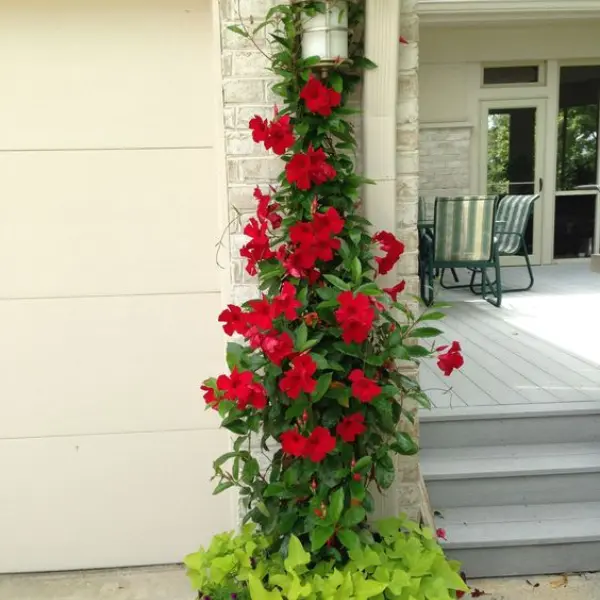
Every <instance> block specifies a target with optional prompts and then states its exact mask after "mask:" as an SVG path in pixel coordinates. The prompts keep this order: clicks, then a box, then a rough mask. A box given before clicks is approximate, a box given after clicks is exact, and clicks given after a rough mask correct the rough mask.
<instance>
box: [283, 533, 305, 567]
mask: <svg viewBox="0 0 600 600" xmlns="http://www.w3.org/2000/svg"><path fill="white" fill-rule="evenodd" d="M309 562H310V554H309V553H308V552H306V550H304V546H302V542H301V541H300V540H299V539H298V538H297V537H296V536H295V535H292V536H291V537H290V543H289V545H288V554H287V558H286V559H285V563H284V564H285V568H286V570H287V571H288V572H289V571H293V570H294V569H295V568H296V567H300V566H303V565H307V564H308V563H309Z"/></svg>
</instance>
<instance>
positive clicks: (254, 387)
mask: <svg viewBox="0 0 600 600" xmlns="http://www.w3.org/2000/svg"><path fill="white" fill-rule="evenodd" d="M248 390H249V392H248V397H247V398H245V399H243V400H242V399H241V398H240V399H239V400H238V408H239V409H240V410H245V409H246V408H247V407H248V405H251V406H253V407H254V408H256V409H257V410H262V409H263V408H265V407H266V406H267V392H266V390H265V388H264V387H263V386H262V385H261V384H260V383H251V384H250V385H249V386H248Z"/></svg>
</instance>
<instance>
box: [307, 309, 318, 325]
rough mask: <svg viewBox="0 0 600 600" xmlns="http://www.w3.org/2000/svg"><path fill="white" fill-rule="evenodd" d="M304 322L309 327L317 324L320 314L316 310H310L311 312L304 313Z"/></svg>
mask: <svg viewBox="0 0 600 600" xmlns="http://www.w3.org/2000/svg"><path fill="white" fill-rule="evenodd" d="M304 322H305V323H306V324H307V325H308V326H309V327H312V326H313V325H316V324H317V323H318V322H319V314H318V313H316V312H310V313H308V314H306V315H304Z"/></svg>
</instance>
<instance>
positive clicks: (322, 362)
mask: <svg viewBox="0 0 600 600" xmlns="http://www.w3.org/2000/svg"><path fill="white" fill-rule="evenodd" d="M310 357H311V358H312V359H313V360H314V361H315V363H316V364H317V369H319V370H320V371H323V370H324V369H328V368H329V363H328V362H327V359H326V358H325V357H324V356H323V355H322V354H316V353H311V355H310Z"/></svg>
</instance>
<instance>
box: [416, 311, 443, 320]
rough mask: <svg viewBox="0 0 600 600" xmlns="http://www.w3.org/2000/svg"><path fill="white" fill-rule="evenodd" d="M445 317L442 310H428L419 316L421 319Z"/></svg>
mask: <svg viewBox="0 0 600 600" xmlns="http://www.w3.org/2000/svg"><path fill="white" fill-rule="evenodd" d="M445 317H446V315H445V314H444V313H442V312H436V311H434V312H426V313H423V314H422V315H421V316H420V317H419V321H440V320H441V319H444V318H445Z"/></svg>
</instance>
